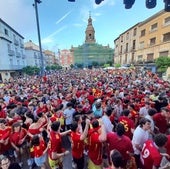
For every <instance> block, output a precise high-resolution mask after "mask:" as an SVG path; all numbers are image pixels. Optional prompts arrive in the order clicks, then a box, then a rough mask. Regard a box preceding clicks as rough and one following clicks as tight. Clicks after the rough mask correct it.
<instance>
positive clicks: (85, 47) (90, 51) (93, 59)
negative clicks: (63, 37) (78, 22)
mask: <svg viewBox="0 0 170 169" xmlns="http://www.w3.org/2000/svg"><path fill="white" fill-rule="evenodd" d="M71 52H72V53H73V57H74V66H76V67H79V68H91V67H93V66H103V65H104V64H108V63H112V62H113V53H114V50H113V49H112V48H110V47H109V45H107V46H103V45H101V44H98V43H96V39H95V29H94V27H93V24H92V18H91V15H89V18H88V24H87V28H86V30H85V42H84V44H82V45H80V46H78V47H73V46H72V48H71Z"/></svg>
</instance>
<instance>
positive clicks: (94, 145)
mask: <svg viewBox="0 0 170 169" xmlns="http://www.w3.org/2000/svg"><path fill="white" fill-rule="evenodd" d="M99 120H100V124H101V127H100V126H99V121H98V120H96V119H95V120H94V121H93V122H92V127H93V128H92V129H90V130H89V133H88V150H89V152H88V156H89V160H88V168H96V169H101V168H102V155H103V154H102V144H103V142H104V141H106V130H105V127H104V124H103V123H102V120H101V119H99Z"/></svg>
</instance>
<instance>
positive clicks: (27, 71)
mask: <svg viewBox="0 0 170 169" xmlns="http://www.w3.org/2000/svg"><path fill="white" fill-rule="evenodd" d="M22 71H23V72H24V73H25V74H27V75H30V76H31V75H36V74H39V73H40V68H38V67H36V66H26V67H24V68H23V69H22Z"/></svg>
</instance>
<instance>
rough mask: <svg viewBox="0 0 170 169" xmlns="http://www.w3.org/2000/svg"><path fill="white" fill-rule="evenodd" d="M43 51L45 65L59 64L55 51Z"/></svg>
mask: <svg viewBox="0 0 170 169" xmlns="http://www.w3.org/2000/svg"><path fill="white" fill-rule="evenodd" d="M43 53H44V62H45V65H48V66H52V65H54V64H57V58H56V55H55V52H52V51H50V50H44V51H43Z"/></svg>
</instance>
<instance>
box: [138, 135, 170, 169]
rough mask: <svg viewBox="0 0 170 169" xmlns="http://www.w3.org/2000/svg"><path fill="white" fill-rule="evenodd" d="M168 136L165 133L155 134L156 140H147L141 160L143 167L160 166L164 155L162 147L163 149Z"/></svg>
mask: <svg viewBox="0 0 170 169" xmlns="http://www.w3.org/2000/svg"><path fill="white" fill-rule="evenodd" d="M167 140H168V138H167V136H166V135H165V134H162V133H160V134H157V135H155V138H154V141H152V140H147V141H146V142H145V143H144V145H143V148H142V152H141V161H142V164H143V167H142V168H143V169H156V168H159V167H160V164H161V160H162V155H161V153H160V149H162V148H163V147H164V146H165V144H166V142H167Z"/></svg>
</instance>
